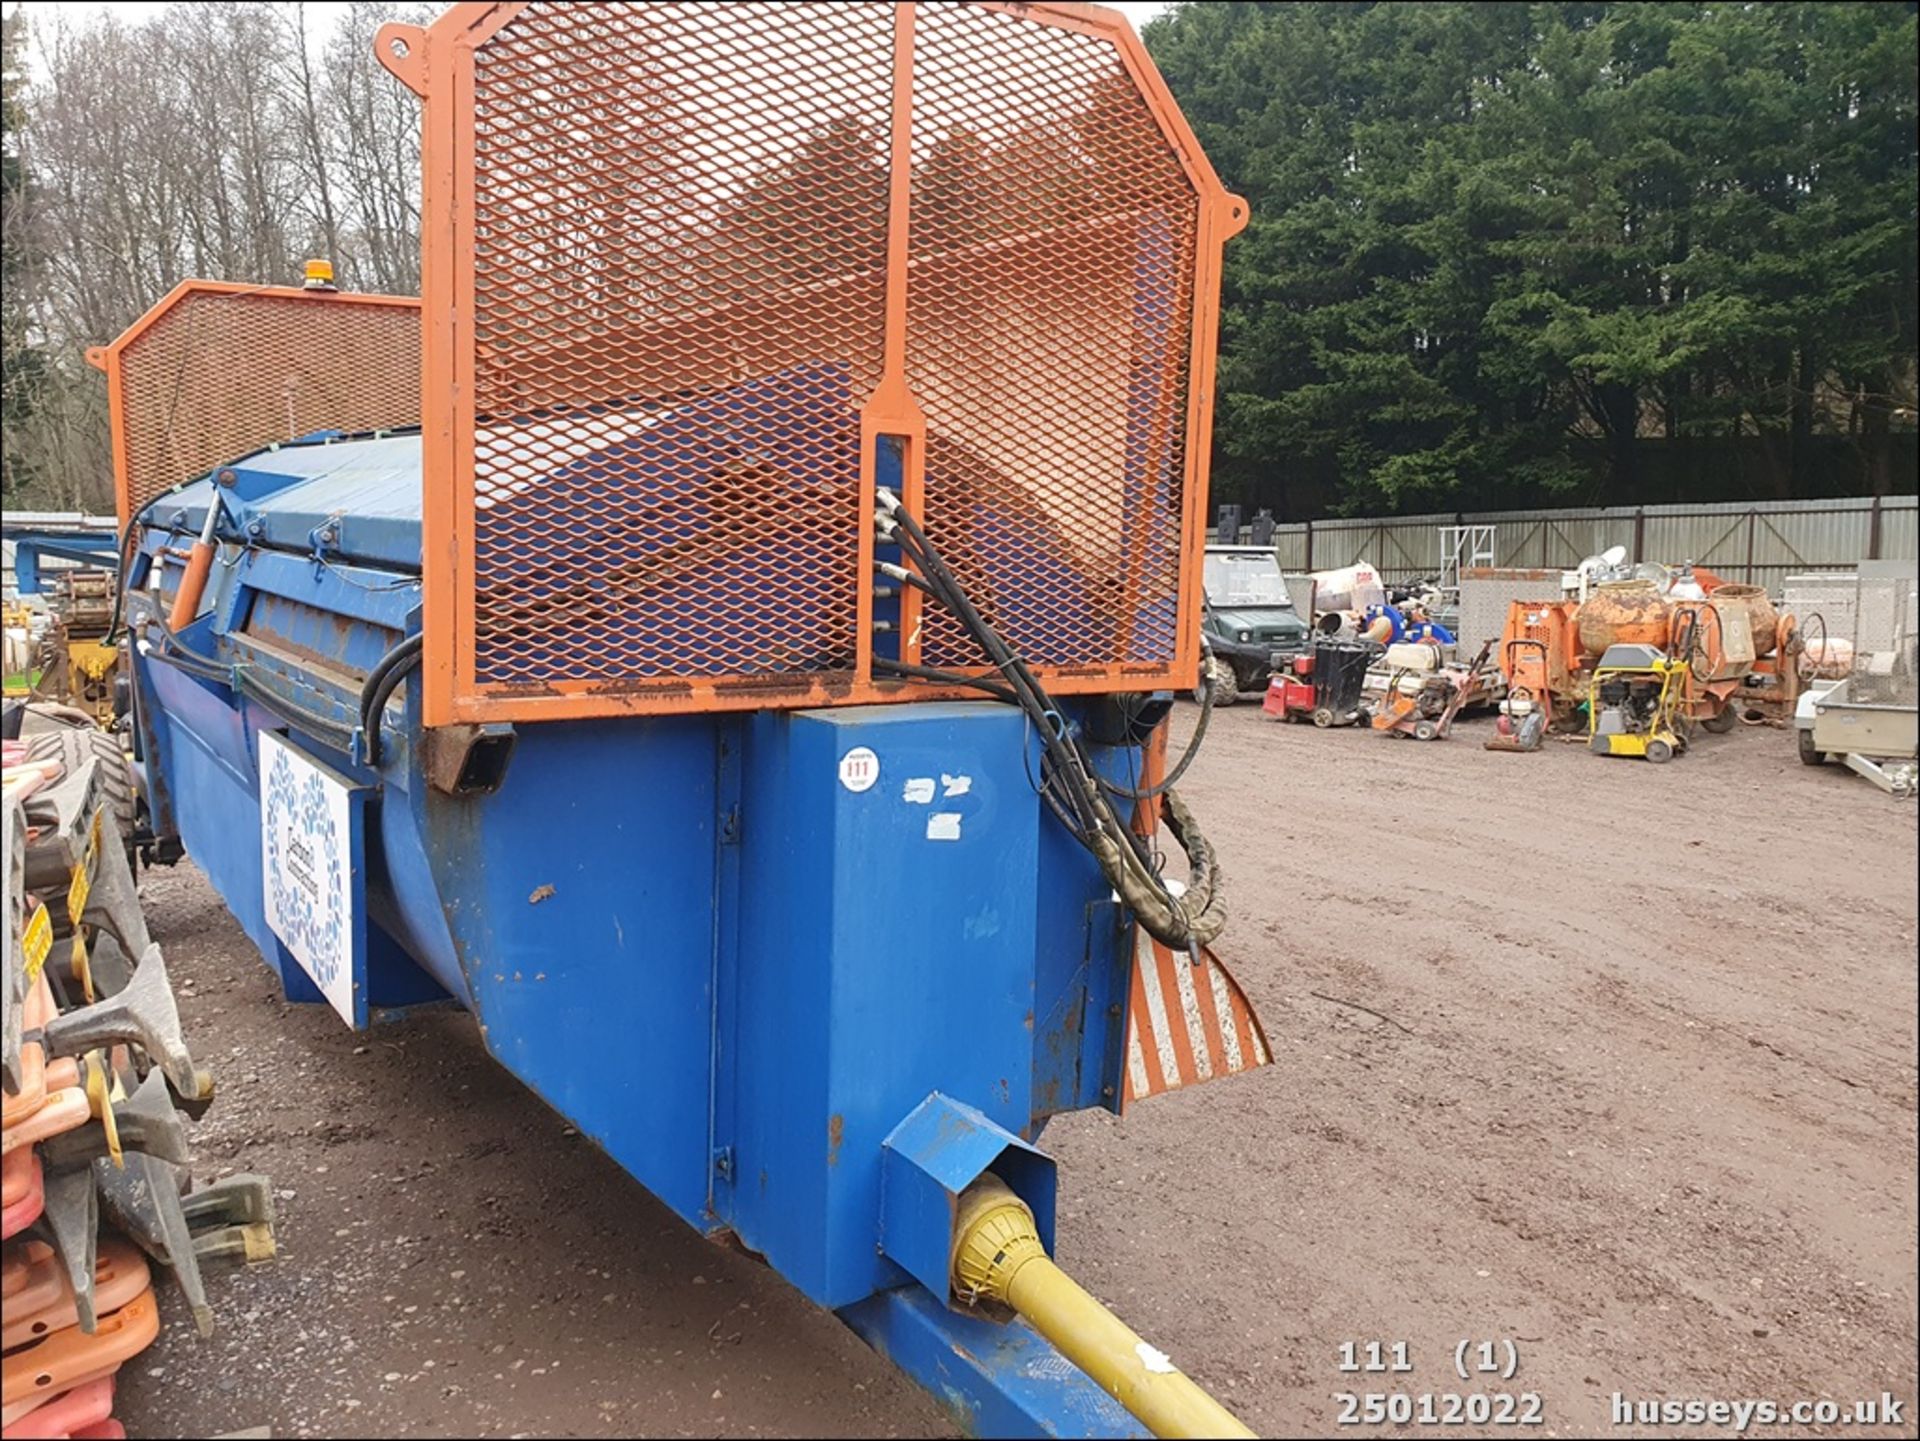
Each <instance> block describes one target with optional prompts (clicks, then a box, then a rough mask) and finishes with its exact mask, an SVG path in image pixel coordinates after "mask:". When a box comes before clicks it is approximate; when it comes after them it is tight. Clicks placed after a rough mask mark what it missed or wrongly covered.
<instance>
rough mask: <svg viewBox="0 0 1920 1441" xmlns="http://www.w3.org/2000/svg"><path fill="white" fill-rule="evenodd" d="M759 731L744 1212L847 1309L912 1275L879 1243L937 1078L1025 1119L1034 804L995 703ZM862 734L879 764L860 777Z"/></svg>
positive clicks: (1019, 745)
mask: <svg viewBox="0 0 1920 1441" xmlns="http://www.w3.org/2000/svg"><path fill="white" fill-rule="evenodd" d="M747 737H748V742H747V749H746V767H745V778H744V781H743V785H742V795H743V803H742V819H741V824H742V831H743V834H742V839H741V844H742V846H743V848H744V852H743V865H742V885H741V891H742V896H743V901H742V906H741V915H740V959H739V965H738V968H737V973H736V975H735V976H734V977H733V979H732V984H733V985H735V986H737V988H738V992H739V995H740V996H741V998H742V1003H741V1005H740V1008H739V1020H738V1030H737V1035H736V1038H735V1041H734V1045H733V1047H732V1065H731V1066H730V1067H723V1069H722V1084H723V1085H725V1084H729V1083H730V1084H731V1086H732V1087H733V1091H734V1109H735V1114H736V1116H737V1127H738V1130H737V1134H736V1136H735V1138H734V1141H733V1150H734V1158H735V1159H734V1168H733V1169H734V1181H733V1186H732V1207H731V1218H732V1222H733V1225H734V1228H735V1229H736V1230H737V1231H738V1232H739V1233H740V1235H741V1237H742V1238H743V1239H744V1240H745V1241H746V1243H747V1244H748V1245H749V1246H751V1247H753V1248H754V1249H755V1250H759V1251H762V1252H764V1253H766V1255H767V1257H768V1259H769V1260H771V1261H772V1262H773V1264H774V1265H775V1266H777V1267H778V1268H779V1269H780V1270H781V1272H782V1273H783V1274H785V1275H786V1276H787V1277H788V1278H789V1279H790V1280H792V1281H793V1282H794V1284H795V1285H797V1286H799V1287H800V1289H801V1290H802V1291H804V1292H806V1294H807V1295H808V1296H810V1297H812V1298H813V1299H814V1300H816V1301H818V1302H820V1303H821V1304H822V1305H827V1306H840V1305H845V1304H847V1303H849V1302H851V1301H854V1300H857V1299H859V1298H860V1297H861V1296H864V1295H866V1294H868V1293H869V1292H870V1291H872V1290H874V1289H875V1288H877V1287H881V1286H886V1285H891V1284H893V1283H894V1281H895V1280H896V1279H897V1278H898V1276H899V1274H900V1273H899V1271H898V1268H896V1267H895V1266H893V1265H892V1263H890V1262H888V1261H886V1260H885V1259H884V1258H883V1257H882V1256H880V1255H879V1254H878V1252H877V1251H876V1249H875V1245H874V1240H875V1235H876V1232H877V1226H878V1215H879V1204H880V1150H881V1143H882V1142H883V1141H884V1140H885V1138H886V1136H887V1134H888V1133H889V1132H890V1131H892V1130H893V1128H894V1127H895V1126H896V1125H898V1124H899V1122H900V1121H901V1120H902V1119H903V1118H904V1117H905V1116H906V1114H907V1112H908V1111H909V1110H911V1109H912V1108H913V1107H914V1106H915V1105H917V1104H918V1103H919V1102H920V1100H921V1099H922V1098H924V1097H925V1096H926V1095H927V1094H928V1093H929V1092H933V1091H939V1092H941V1093H942V1094H944V1095H948V1096H951V1097H953V1098H954V1099H956V1100H959V1101H963V1102H965V1103H966V1104H968V1105H971V1106H973V1107H975V1108H977V1109H978V1110H980V1111H981V1112H983V1113H984V1114H985V1115H986V1116H987V1117H988V1119H990V1120H991V1121H992V1122H993V1123H994V1124H995V1125H997V1126H1000V1127H1001V1128H1003V1129H1005V1130H1007V1131H1010V1132H1014V1133H1018V1132H1020V1131H1021V1130H1023V1129H1024V1128H1025V1127H1026V1126H1027V1124H1028V1119H1029V1116H1030V1114H1031V1097H1030V1094H1029V1086H1030V1080H1031V1074H1032V1065H1033V1062H1032V1046H1033V1037H1032V1030H1031V1027H1032V1023H1033V969H1034V961H1033V946H1034V935H1035V922H1034V912H1035V907H1036V903H1037V902H1036V866H1037V859H1036V848H1037V832H1038V829H1039V811H1040V804H1039V801H1038V800H1037V799H1036V797H1035V796H1034V793H1033V788H1032V785H1031V783H1030V781H1029V778H1028V770H1027V755H1026V746H1027V739H1028V738H1027V732H1026V726H1025V724H1024V721H1023V719H1022V717H1021V716H1020V714H1019V713H1018V712H1017V711H1015V710H1013V709H1012V708H1010V707H1006V706H1001V705H998V704H994V703H991V702H980V703H974V702H954V703H928V704H923V705H916V706H854V707H845V708H841V709H836V710H822V711H802V712H796V713H786V714H779V713H762V714H759V715H756V716H754V717H753V719H752V722H751V724H750V725H749V727H748V730H747ZM861 748H865V749H868V750H870V751H872V752H873V754H874V756H875V758H876V763H877V766H878V779H877V781H876V783H874V784H873V785H872V786H871V787H870V788H868V789H864V790H855V789H850V788H849V786H847V785H845V784H843V783H842V781H841V779H840V765H841V761H842V759H843V757H846V756H847V755H848V754H849V753H850V752H853V751H856V750H859V749H861ZM962 778H964V780H965V784H964V786H963V785H962V784H961V779H962ZM909 781H917V782H921V783H922V785H920V786H917V787H914V788H912V789H911V790H910V789H909V787H908V784H907V783H908V782H909ZM922 794H924V795H925V796H926V799H925V800H919V799H915V798H913V797H916V796H919V795H922ZM942 816H951V817H957V819H956V820H952V821H944V820H939V819H938V817H942ZM949 833H951V834H952V835H953V836H954V837H955V838H954V839H950V840H942V839H937V838H933V837H937V836H940V835H945V834H949ZM724 983H725V982H724V980H723V984H724Z"/></svg>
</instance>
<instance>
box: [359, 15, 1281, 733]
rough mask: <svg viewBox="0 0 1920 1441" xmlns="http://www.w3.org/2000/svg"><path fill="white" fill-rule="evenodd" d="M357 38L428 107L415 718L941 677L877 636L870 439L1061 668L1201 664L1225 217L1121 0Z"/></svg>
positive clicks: (734, 701) (553, 711)
mask: <svg viewBox="0 0 1920 1441" xmlns="http://www.w3.org/2000/svg"><path fill="white" fill-rule="evenodd" d="M378 53H379V56H380V59H381V61H382V62H383V63H384V64H385V65H386V66H387V67H388V69H390V70H391V71H393V73H394V74H395V75H397V76H398V77H399V78H400V79H401V80H402V81H403V82H405V83H406V84H407V85H408V86H410V87H411V88H412V89H413V90H414V91H415V92H416V93H417V94H419V95H420V96H422V97H423V99H424V100H425V102H426V119H425V128H424V139H423V147H424V166H425V185H424V198H423V210H422V223H423V236H424V239H423V268H422V291H423V296H422V300H423V304H424V306H425V316H426V326H425V334H424V364H425V372H424V374H425V380H424V392H423V393H424V395H425V396H426V397H427V406H428V418H427V423H426V427H425V435H426V443H425V453H424V467H425V475H424V486H425V493H424V497H423V502H424V512H423V544H424V556H423V564H424V573H425V579H426V615H425V638H426V652H425V661H426V665H425V672H426V719H427V722H428V723H429V724H432V725H441V724H447V723H451V722H456V721H485V720H536V719H542V718H548V717H570V716H594V715H611V714H623V713H649V712H652V713H657V712H665V711H676V710H717V709H745V708H754V707H765V706H801V705H819V704H830V703H836V702H850V701H878V700H894V699H902V698H909V697H916V696H924V695H928V694H931V693H937V692H933V691H930V689H929V688H928V687H927V686H925V685H922V684H912V685H908V684H903V683H901V682H898V681H894V680H891V679H889V678H888V676H887V674H886V673H885V671H884V669H882V670H881V671H880V672H879V673H876V669H875V666H874V650H875V634H874V624H873V621H874V595H873V559H874V555H873V546H874V541H873V536H872V525H871V516H872V510H873V498H874V487H875V485H876V483H877V481H876V470H877V462H876V459H875V455H876V450H877V449H878V445H879V442H880V438H881V437H884V436H893V437H899V441H898V445H899V454H900V458H901V459H900V474H899V476H898V479H897V482H896V483H897V484H899V486H900V489H901V493H902V497H903V499H904V500H905V501H906V503H907V504H908V506H909V507H910V508H911V509H912V510H913V511H914V513H916V514H918V515H920V516H921V517H922V518H923V521H924V523H925V525H926V526H927V529H928V531H929V533H930V534H931V535H932V536H933V538H934V540H935V543H936V544H938V545H939V546H940V547H941V550H942V553H943V554H944V555H945V556H946V557H947V559H948V560H949V562H950V563H951V564H952V565H953V566H954V568H955V570H956V571H957V572H958V573H959V575H960V577H961V579H962V581H963V583H964V584H965V585H966V587H967V589H968V591H969V594H970V595H972V596H973V597H974V599H975V601H976V603H977V604H978V605H979V606H980V608H981V609H982V611H983V612H984V613H985V614H986V616H987V617H988V619H989V620H991V621H992V622H993V623H994V624H995V625H996V626H997V627H999V629H1000V630H1001V632H1002V633H1003V634H1004V635H1005V636H1006V637H1007V638H1008V640H1009V641H1011V642H1012V643H1013V645H1015V646H1016V647H1017V648H1019V649H1020V650H1021V651H1023V653H1024V654H1025V655H1026V656H1027V658H1028V660H1029V662H1030V663H1032V664H1033V666H1034V668H1035V670H1036V672H1038V673H1039V674H1040V676H1041V677H1042V679H1043V680H1044V681H1045V682H1046V683H1047V684H1048V685H1049V686H1050V687H1052V688H1053V689H1054V690H1056V691H1058V692H1061V693H1074V692H1083V693H1084V692H1097V691H1114V690H1148V689H1156V688H1160V687H1164V686H1168V685H1180V686H1185V685H1189V684H1191V683H1192V682H1193V680H1194V679H1195V670H1196V666H1197V660H1198V654H1199V613H1198V611H1199V608H1198V596H1197V589H1196V587H1197V579H1198V577H1197V565H1198V554H1199V550H1200V547H1201V544H1202V540H1203V530H1202V526H1203V521H1202V516H1203V514H1204V509H1205V503H1206V452H1207V444H1208V437H1209V427H1210V420H1211V415H1210V390H1211V386H1212V374H1213V343H1214V331H1215V326H1216V319H1217V316H1216V312H1217V305H1218V292H1219V261H1220V249H1221V246H1222V244H1223V243H1224V241H1225V239H1226V238H1227V236H1229V235H1230V234H1232V233H1233V232H1234V231H1237V230H1238V229H1239V228H1240V227H1241V225H1243V224H1244V223H1245V217H1246V210H1245V206H1244V204H1242V203H1241V202H1240V201H1238V200H1237V199H1236V198H1234V197H1232V196H1229V195H1227V194H1226V192H1225V191H1224V190H1223V189H1222V187H1221V185H1220V183H1219V181H1218V179H1217V178H1216V177H1215V176H1214V174H1213V171H1212V170H1211V169H1210V168H1209V167H1208V165H1207V162H1206V160H1205V158H1204V157H1203V156H1202V155H1201V153H1200V150H1199V147H1198V145H1197V144H1196V143H1195V142H1194V139H1193V136H1192V133H1191V131H1189V129H1188V128H1187V126H1186V124H1185V122H1184V121H1183V120H1182V119H1181V117H1180V115H1179V112H1178V111H1177V110H1176V109H1175V107H1174V105H1173V101H1172V99H1171V97H1170V96H1169V95H1168V93H1167V90H1166V87H1165V85H1164V83H1163V82H1162V81H1161V79H1160V76H1159V74H1158V72H1156V71H1155V70H1154V68H1153V65H1152V62H1151V61H1150V60H1149V59H1148V58H1147V55H1146V52H1145V50H1144V49H1143V48H1142V47H1141V45H1140V42H1139V39H1138V37H1136V36H1135V35H1134V34H1133V32H1132V30H1131V29H1130V28H1129V27H1128V25H1127V23H1126V22H1125V21H1124V20H1123V19H1121V18H1120V17H1119V16H1118V15H1116V14H1114V13H1112V12H1110V11H1106V10H1102V9H1100V8H1098V7H1096V6H1090V5H1066V4H1032V5H1018V4H944V3H943V4H920V5H912V4H898V5H896V4H886V3H858V0H851V3H850V0H832V3H790V0H789V3H738V4H724V3H665V4H650V5H615V4H590V3H575V4H557V3H551V0H537V3H532V4H484V3H482V4H462V5H456V6H455V7H454V8H453V9H452V10H451V11H449V12H448V13H447V14H446V15H444V16H443V17H442V18H441V19H440V20H438V21H437V22H435V23H434V24H433V25H432V26H430V27H427V28H424V29H423V28H421V27H417V26H409V25H389V26H386V27H385V28H383V29H382V31H381V32H380V36H379V40H378ZM442 407H444V408H445V409H444V413H443V412H442ZM900 610H901V615H900V617H899V621H898V627H897V629H896V630H894V631H893V632H892V633H891V634H890V636H889V638H888V642H887V643H888V645H889V646H892V647H897V658H898V659H899V660H902V661H905V662H908V663H913V664H924V665H934V666H940V667H944V668H948V669H976V668H979V667H980V665H981V663H982V657H980V656H979V655H978V654H977V653H975V652H974V651H973V649H972V648H971V646H970V645H969V644H968V642H967V641H966V638H965V637H964V636H963V635H962V634H961V633H960V631H959V630H958V628H957V627H956V626H955V625H953V624H952V623H951V622H950V621H949V620H948V618H947V617H945V616H944V615H940V614H935V613H933V612H932V611H931V610H929V612H928V613H927V614H924V615H923V614H922V613H921V607H920V605H919V597H918V594H917V593H916V592H912V591H909V592H908V593H907V594H906V596H905V597H904V598H903V599H902V600H901V602H900Z"/></svg>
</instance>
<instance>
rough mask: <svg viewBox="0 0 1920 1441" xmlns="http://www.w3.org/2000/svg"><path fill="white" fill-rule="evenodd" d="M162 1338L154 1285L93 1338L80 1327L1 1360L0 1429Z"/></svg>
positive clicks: (103, 1323)
mask: <svg viewBox="0 0 1920 1441" xmlns="http://www.w3.org/2000/svg"><path fill="white" fill-rule="evenodd" d="M159 1334H160V1309H159V1307H158V1306H156V1305H155V1304H154V1299H153V1290H152V1288H151V1287H149V1288H148V1289H146V1290H144V1291H142V1292H141V1293H140V1294H139V1295H138V1296H135V1297H134V1298H133V1299H132V1300H131V1301H129V1302H127V1304H126V1305H124V1306H122V1307H121V1308H120V1309H119V1310H118V1311H115V1312H114V1313H113V1314H112V1315H110V1316H102V1317H101V1318H100V1326H99V1329H98V1330H97V1331H95V1332H94V1334H93V1335H91V1336H87V1335H84V1334H82V1333H81V1331H80V1328H79V1327H77V1326H69V1327H68V1328H67V1329H66V1330H64V1331H55V1332H54V1333H53V1334H52V1335H51V1336H49V1337H47V1339H46V1340H44V1341H36V1342H35V1343H34V1344H33V1345H31V1346H22V1347H21V1348H20V1349H19V1350H18V1351H14V1352H12V1353H11V1354H9V1355H7V1356H6V1357H4V1358H0V1426H11V1425H13V1423H14V1422H16V1421H19V1420H21V1419H22V1418H23V1417H25V1416H27V1415H28V1414H30V1413H31V1412H32V1411H33V1410H34V1408H35V1407H37V1406H39V1405H40V1404H41V1403H42V1401H43V1400H44V1399H46V1398H48V1397H53V1396H57V1395H59V1394H60V1393H61V1392H63V1391H71V1390H72V1389H74V1388H75V1387H76V1386H84V1385H85V1384H86V1383H87V1382H89V1381H99V1380H103V1379H105V1378H106V1377H108V1376H111V1375H112V1374H113V1373H114V1372H115V1371H116V1370H118V1369H119V1367H120V1363H121V1362H123V1361H125V1360H127V1359H128V1358H130V1357H133V1356H137V1355H139V1354H140V1353H141V1352H142V1351H144V1350H145V1349H146V1348H147V1347H148V1346H151V1345H152V1344H153V1338H154V1337H155V1336H158V1335H159Z"/></svg>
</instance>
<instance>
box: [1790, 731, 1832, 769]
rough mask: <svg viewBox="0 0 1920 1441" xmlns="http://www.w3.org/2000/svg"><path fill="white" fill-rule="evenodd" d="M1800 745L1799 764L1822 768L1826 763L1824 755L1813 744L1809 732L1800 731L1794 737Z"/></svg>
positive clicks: (1811, 735)
mask: <svg viewBox="0 0 1920 1441" xmlns="http://www.w3.org/2000/svg"><path fill="white" fill-rule="evenodd" d="M1795 739H1796V740H1798V741H1799V743H1800V764H1801V765H1803V766H1823V765H1825V764H1826V763H1827V757H1826V754H1825V753H1824V752H1823V751H1822V750H1821V749H1820V748H1819V747H1818V746H1816V745H1815V744H1814V743H1813V732H1812V731H1811V730H1803V731H1800V732H1799V733H1798V734H1797V735H1796V737H1795Z"/></svg>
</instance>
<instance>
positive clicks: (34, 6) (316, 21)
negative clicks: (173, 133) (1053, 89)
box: [0, 0, 1170, 46]
mask: <svg viewBox="0 0 1920 1441" xmlns="http://www.w3.org/2000/svg"><path fill="white" fill-rule="evenodd" d="M293 3H294V0H287V8H288V9H292V8H293ZM1104 3H1106V4H1107V5H1108V6H1109V7H1110V8H1111V9H1114V10H1118V11H1120V12H1121V13H1122V14H1124V15H1125V16H1126V17H1127V19H1129V20H1131V21H1132V22H1133V24H1134V27H1135V28H1136V29H1138V28H1139V27H1140V26H1142V25H1144V24H1146V23H1147V21H1149V20H1151V19H1152V18H1153V17H1154V16H1155V15H1158V14H1159V13H1160V12H1161V11H1162V10H1165V9H1166V8H1167V5H1168V4H1169V3H1170V0H1104ZM306 5H307V22H308V24H309V25H310V26H311V27H312V28H311V30H310V32H309V33H310V34H312V36H313V37H314V41H313V43H314V44H315V45H316V46H317V45H320V44H322V43H324V42H325V39H326V36H327V35H328V33H329V32H330V31H331V30H332V29H333V27H334V25H335V24H336V23H337V21H338V17H339V16H341V15H342V14H344V13H345V12H346V9H347V7H346V5H345V4H344V3H342V0H306ZM166 8H167V5H166V3H165V0H112V3H111V4H109V3H107V0H4V3H0V9H4V10H5V12H6V13H7V14H9V15H11V14H12V13H13V12H14V11H15V10H25V11H26V12H27V13H28V15H29V16H32V15H36V14H64V15H66V16H68V17H70V18H72V19H75V20H80V19H84V18H86V17H87V16H88V15H90V14H97V13H99V12H100V11H103V10H108V9H112V10H117V11H119V12H120V13H121V14H122V15H123V16H125V17H126V18H127V19H129V20H144V19H146V18H147V17H148V16H149V15H155V14H158V13H159V12H160V11H162V10H164V9H166ZM30 28H31V27H30Z"/></svg>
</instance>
